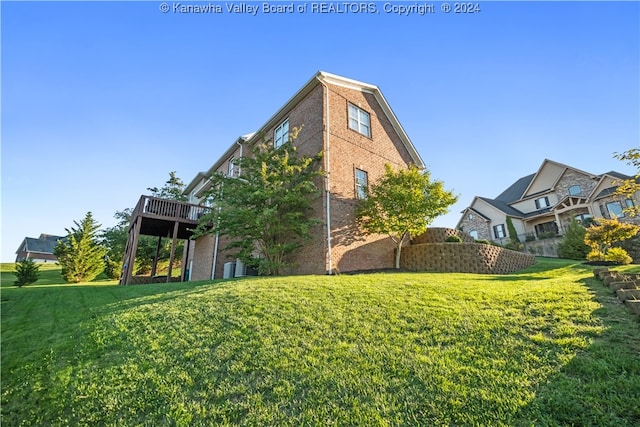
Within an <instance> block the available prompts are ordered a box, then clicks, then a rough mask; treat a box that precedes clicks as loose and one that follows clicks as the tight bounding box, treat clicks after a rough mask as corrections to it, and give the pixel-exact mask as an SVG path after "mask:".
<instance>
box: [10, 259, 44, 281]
mask: <svg viewBox="0 0 640 427" xmlns="http://www.w3.org/2000/svg"><path fill="white" fill-rule="evenodd" d="M13 274H15V275H16V279H17V280H16V281H15V283H14V285H15V286H17V287H19V288H21V287H23V286H24V285H30V284H31V283H35V282H37V281H38V279H39V278H40V266H38V265H37V264H36V263H35V262H34V261H33V260H32V259H28V258H27V259H23V260H22V261H18V262H17V263H16V271H15V272H14V273H13Z"/></svg>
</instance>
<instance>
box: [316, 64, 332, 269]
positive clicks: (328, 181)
mask: <svg viewBox="0 0 640 427" xmlns="http://www.w3.org/2000/svg"><path fill="white" fill-rule="evenodd" d="M318 80H319V81H320V84H322V86H323V87H324V89H325V100H326V102H325V104H326V106H327V107H326V108H327V109H326V118H325V120H326V125H325V130H326V133H327V137H326V145H325V150H324V153H325V172H326V177H325V180H324V182H325V189H324V191H325V195H326V202H325V203H326V205H327V213H326V215H327V262H328V264H329V268H328V270H327V274H329V275H332V274H333V257H332V256H331V185H330V184H331V156H330V148H331V144H330V138H331V133H330V125H329V124H330V121H329V118H330V117H329V87H328V86H327V85H326V84H325V83H324V81H323V80H322V76H319V77H318Z"/></svg>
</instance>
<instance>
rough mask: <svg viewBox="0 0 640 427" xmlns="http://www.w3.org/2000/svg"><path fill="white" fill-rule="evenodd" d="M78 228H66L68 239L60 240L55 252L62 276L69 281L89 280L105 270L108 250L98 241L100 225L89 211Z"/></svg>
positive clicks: (77, 224)
mask: <svg viewBox="0 0 640 427" xmlns="http://www.w3.org/2000/svg"><path fill="white" fill-rule="evenodd" d="M74 223H75V224H76V227H77V228H74V227H72V228H71V229H66V231H67V234H68V236H67V239H63V240H60V241H58V243H57V244H56V246H55V248H54V251H53V252H54V254H55V255H56V257H58V263H59V264H60V266H61V267H62V277H64V279H65V280H66V281H67V282H70V283H78V282H89V281H91V280H93V279H95V278H96V277H97V276H98V274H100V273H102V272H103V271H104V256H105V255H106V253H107V250H106V249H105V248H104V247H103V246H102V245H100V244H99V243H98V238H97V234H98V229H99V228H100V225H99V224H98V223H96V221H95V220H94V219H93V216H92V214H91V212H87V214H86V215H85V217H84V219H83V220H82V221H81V222H80V223H78V222H77V221H74Z"/></svg>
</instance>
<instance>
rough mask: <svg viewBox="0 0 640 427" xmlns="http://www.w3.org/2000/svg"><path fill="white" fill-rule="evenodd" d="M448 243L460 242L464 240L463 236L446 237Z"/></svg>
mask: <svg viewBox="0 0 640 427" xmlns="http://www.w3.org/2000/svg"><path fill="white" fill-rule="evenodd" d="M445 242H447V243H460V242H462V238H461V237H460V236H455V235H454V236H449V237H447V238H446V239H445Z"/></svg>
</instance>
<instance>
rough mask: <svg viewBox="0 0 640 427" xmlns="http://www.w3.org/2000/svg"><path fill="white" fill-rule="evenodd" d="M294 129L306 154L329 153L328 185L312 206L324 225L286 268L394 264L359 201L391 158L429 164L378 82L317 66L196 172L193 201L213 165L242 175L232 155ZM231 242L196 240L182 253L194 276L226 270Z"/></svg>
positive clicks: (403, 163) (396, 163) (190, 189)
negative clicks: (360, 212) (365, 231)
mask: <svg viewBox="0 0 640 427" xmlns="http://www.w3.org/2000/svg"><path fill="white" fill-rule="evenodd" d="M294 128H302V130H301V132H300V133H299V134H298V137H297V138H296V139H295V141H294V144H295V145H296V147H297V150H298V153H299V154H300V155H313V154H316V153H318V152H323V154H324V156H323V159H322V165H321V168H322V169H323V170H324V172H325V174H326V176H325V178H323V179H322V182H318V188H320V189H322V190H323V191H322V196H321V197H319V198H318V199H317V200H315V201H314V210H313V213H312V215H313V217H314V218H317V219H318V220H320V222H321V224H322V225H320V226H317V227H316V228H314V229H313V231H312V239H311V240H310V241H309V242H307V243H306V244H305V246H304V247H303V248H301V250H299V251H297V252H296V254H295V256H294V258H293V259H291V262H292V267H291V269H290V270H289V271H288V273H290V274H326V273H333V272H335V271H342V272H346V271H354V270H365V269H374V268H390V267H393V249H394V245H393V243H392V242H391V240H390V239H389V238H388V237H387V236H386V235H377V236H364V235H361V234H360V233H359V232H358V230H357V227H356V225H355V217H354V208H355V206H356V203H357V201H358V198H359V197H361V195H362V189H363V188H364V187H366V186H367V185H368V183H370V182H375V181H376V180H377V179H378V178H379V177H380V176H381V175H382V174H383V173H384V165H385V164H391V165H393V167H395V168H401V167H402V168H404V167H407V166H408V165H410V164H415V165H417V166H418V167H419V168H424V162H423V161H422V159H421V157H420V155H419V154H418V152H417V151H416V149H415V147H414V145H413V144H412V142H411V140H410V139H409V137H408V136H407V134H406V133H405V131H404V129H403V128H402V126H401V124H400V122H399V121H398V119H397V118H396V116H395V114H394V113H393V111H392V110H391V107H390V106H389V104H388V103H387V101H386V99H385V98H384V96H383V95H382V92H381V91H380V89H379V88H378V87H377V86H375V85H371V84H367V83H362V82H359V81H355V80H351V79H348V78H344V77H340V76H336V75H333V74H329V73H326V72H318V73H317V74H315V75H314V76H313V77H312V78H311V79H310V80H309V81H308V82H307V83H306V84H305V85H304V86H302V88H301V89H300V90H298V92H296V93H295V94H294V95H293V97H291V98H290V99H289V100H288V101H287V102H286V103H285V104H284V106H283V107H282V108H280V109H279V110H278V111H276V112H275V114H273V115H272V116H271V117H270V118H269V119H268V120H267V121H266V123H265V124H264V125H263V126H262V127H261V128H260V129H258V130H257V131H256V132H255V133H251V134H248V135H244V136H241V137H239V138H238V139H237V140H235V141H233V143H232V144H230V146H229V148H228V149H227V151H226V152H225V153H224V154H223V155H222V156H221V157H220V158H219V159H218V160H216V161H215V162H214V163H213V165H212V166H211V167H210V168H209V169H208V170H207V171H206V172H201V173H199V174H197V175H196V176H195V177H194V178H193V180H192V181H191V182H190V183H189V184H188V185H187V188H186V189H185V194H188V196H189V203H191V204H192V205H198V204H200V203H201V202H202V196H203V192H204V191H205V190H206V189H207V188H208V185H209V180H208V177H209V176H211V174H212V173H213V172H216V171H219V172H223V173H225V174H228V175H232V176H238V175H239V174H240V173H241V171H239V170H238V167H237V165H235V163H234V160H235V159H238V158H240V157H242V156H243V155H246V154H247V153H249V152H250V151H251V150H250V148H249V147H251V146H252V145H253V144H255V143H258V142H262V141H263V138H264V139H265V140H267V141H270V143H273V144H280V143H281V142H282V141H286V140H288V138H289V131H292V130H293V129H294ZM226 243H227V242H226V241H225V240H224V239H223V238H222V237H220V236H216V235H209V236H204V237H200V238H198V239H197V240H195V241H191V242H190V245H189V247H188V255H187V256H186V257H185V258H184V259H186V260H187V261H186V266H187V268H189V271H190V279H191V280H203V279H211V278H221V277H223V276H224V274H225V271H224V270H225V264H227V266H228V265H229V264H231V263H233V262H234V261H235V260H234V259H233V258H232V257H231V258H230V257H229V256H228V255H229V254H226V253H224V251H223V248H224V246H225V244H226ZM238 267H239V268H240V265H239V264H238ZM236 274H242V273H241V272H240V271H238V272H236Z"/></svg>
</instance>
